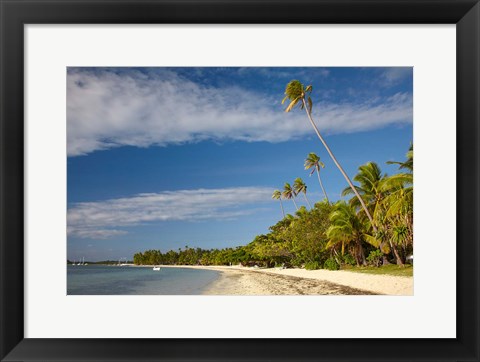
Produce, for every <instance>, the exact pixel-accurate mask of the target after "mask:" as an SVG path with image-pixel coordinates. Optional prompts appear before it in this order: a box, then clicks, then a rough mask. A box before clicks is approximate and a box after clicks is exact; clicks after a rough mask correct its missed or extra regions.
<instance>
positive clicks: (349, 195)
mask: <svg viewBox="0 0 480 362" xmlns="http://www.w3.org/2000/svg"><path fill="white" fill-rule="evenodd" d="M311 92H312V87H311V86H307V87H305V86H304V85H303V84H301V83H300V82H299V81H292V82H290V83H289V84H288V85H287V88H286V91H285V94H286V96H285V98H284V100H283V102H285V101H286V100H289V101H290V103H289V105H288V107H287V109H286V111H287V112H290V111H291V110H293V109H294V107H295V106H296V105H298V104H299V105H300V108H301V109H305V111H306V113H307V117H308V119H309V121H310V123H311V125H312V126H313V128H314V130H315V132H316V134H317V136H318V137H319V139H320V140H321V142H322V143H323V145H324V147H325V148H326V150H327V152H328V154H329V155H330V156H331V158H332V160H333V161H334V163H335V165H336V166H337V167H338V169H339V170H340V172H341V173H342V175H343V176H344V178H345V180H346V181H347V185H348V186H347V187H346V188H345V189H344V190H343V192H342V196H343V197H344V198H345V200H339V201H337V202H331V200H329V198H328V196H327V192H326V190H325V188H324V185H323V182H322V181H321V177H320V169H322V168H324V167H325V165H324V164H323V162H321V160H320V157H319V156H317V154H315V153H313V152H311V153H310V154H308V155H307V157H306V159H305V160H304V167H305V169H306V170H310V169H311V170H312V171H311V172H310V175H311V174H312V173H314V172H316V173H317V176H318V181H319V184H320V187H321V190H322V193H323V196H324V198H323V199H322V200H319V201H318V202H316V203H314V204H313V205H312V204H311V203H310V200H309V199H308V198H307V185H306V184H305V182H304V181H303V180H302V179H301V178H300V177H298V178H296V179H295V180H294V182H293V186H292V185H291V184H290V183H288V182H286V183H285V184H284V187H283V190H274V191H273V194H272V199H274V200H279V201H280V206H281V211H282V216H283V217H282V219H281V220H279V221H278V222H277V223H276V224H275V225H272V226H271V227H270V228H269V232H268V233H267V234H264V235H258V236H256V237H255V238H254V240H253V241H252V242H250V243H249V244H248V245H245V246H239V247H236V248H226V249H210V250H205V249H200V248H189V247H188V246H186V247H185V248H184V249H179V250H178V252H177V251H173V250H170V251H168V252H166V253H162V252H161V251H159V250H147V251H145V252H140V253H137V254H135V255H134V263H135V264H137V265H156V264H167V265H168V264H177V265H237V264H242V265H245V266H252V265H258V266H266V267H274V266H284V267H304V268H306V269H319V268H326V269H331V270H336V269H340V268H349V267H354V266H358V267H360V266H361V267H366V266H371V267H378V266H380V265H387V264H391V263H395V264H397V265H400V266H404V265H405V263H406V262H407V258H408V256H409V255H411V254H412V253H413V145H411V146H410V149H409V150H408V152H407V154H406V160H404V161H390V162H388V164H395V165H397V166H398V173H396V174H394V175H391V176H388V175H387V174H385V173H383V172H382V170H381V167H380V166H379V165H378V164H377V163H375V162H367V163H366V164H364V165H361V166H360V167H359V168H358V172H357V174H356V175H355V176H354V177H353V181H351V180H350V178H349V177H348V175H347V174H346V173H345V171H344V170H343V168H342V167H341V166H340V164H339V162H338V161H337V159H336V158H335V156H334V155H333V153H332V151H331V149H330V148H329V147H328V145H327V144H326V142H325V140H324V139H323V137H322V136H321V134H320V132H319V131H318V128H317V127H316V125H315V123H314V121H313V119H312V116H311V111H312V107H313V103H312V100H311V98H310V97H309V96H308V97H307V94H310V93H311ZM283 102H282V103H283ZM299 194H303V197H304V198H305V202H306V204H307V205H308V206H309V208H308V209H307V208H306V207H304V206H301V207H298V205H297V203H296V201H295V198H296V197H297V196H298V195H299ZM282 200H292V201H293V203H294V205H295V208H296V212H295V214H294V215H291V214H285V210H284V208H283V203H282Z"/></svg>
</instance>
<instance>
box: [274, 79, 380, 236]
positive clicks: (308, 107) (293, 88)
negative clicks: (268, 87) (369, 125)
mask: <svg viewBox="0 0 480 362" xmlns="http://www.w3.org/2000/svg"><path fill="white" fill-rule="evenodd" d="M307 93H312V86H311V85H308V86H306V87H304V85H303V84H302V83H300V81H298V80H292V81H290V82H289V83H288V84H287V87H286V89H285V98H283V100H282V104H283V103H285V101H286V100H287V99H288V100H290V103H289V105H288V107H287V108H286V109H285V112H290V111H291V110H292V109H293V108H294V107H295V106H296V105H297V104H300V108H301V109H305V112H306V113H307V117H308V120H309V121H310V123H311V125H312V127H313V129H314V130H315V133H316V134H317V136H318V138H319V139H320V141H321V142H322V143H323V145H324V146H325V148H326V150H327V152H328V154H329V155H330V157H331V158H332V160H333V162H334V163H335V165H336V166H337V167H338V169H339V170H340V172H341V173H342V175H343V177H344V178H345V180H346V181H347V183H348V185H349V186H350V187H351V189H352V191H353V192H354V193H355V195H356V196H357V198H358V200H359V201H360V204H361V205H362V208H363V209H364V211H365V214H366V215H367V217H368V219H369V220H370V223H371V225H372V227H373V229H374V230H375V232H376V231H377V227H376V226H375V223H374V222H373V218H372V215H370V212H369V211H368V209H367V206H366V205H365V203H364V202H363V200H362V197H361V196H360V195H359V194H358V192H357V190H356V189H355V187H354V186H353V183H352V181H351V180H350V178H349V177H348V175H347V174H346V173H345V171H344V170H343V168H342V166H341V165H340V164H339V163H338V161H337V159H336V158H335V156H334V155H333V153H332V151H331V150H330V147H328V145H327V143H326V142H325V140H324V139H323V137H322V135H321V134H320V131H319V130H318V128H317V125H316V124H315V122H314V121H313V119H312V107H313V102H312V98H310V96H308V98H307V100H305V96H306V94H307Z"/></svg>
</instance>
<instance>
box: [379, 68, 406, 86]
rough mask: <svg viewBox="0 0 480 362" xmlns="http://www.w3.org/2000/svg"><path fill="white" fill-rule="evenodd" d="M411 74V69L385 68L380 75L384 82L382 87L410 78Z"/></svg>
mask: <svg viewBox="0 0 480 362" xmlns="http://www.w3.org/2000/svg"><path fill="white" fill-rule="evenodd" d="M412 74H413V69H412V67H392V68H387V69H386V70H385V71H384V72H383V73H382V78H383V81H384V86H391V85H394V84H396V83H398V82H400V81H402V80H403V79H405V78H406V77H410V76H411V75H412Z"/></svg>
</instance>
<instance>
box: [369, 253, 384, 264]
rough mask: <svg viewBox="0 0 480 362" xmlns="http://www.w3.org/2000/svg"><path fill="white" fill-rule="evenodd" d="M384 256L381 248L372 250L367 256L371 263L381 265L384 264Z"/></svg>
mask: <svg viewBox="0 0 480 362" xmlns="http://www.w3.org/2000/svg"><path fill="white" fill-rule="evenodd" d="M382 256H383V253H382V252H381V251H380V250H378V249H375V250H372V251H371V252H370V254H369V255H368V257H367V261H368V263H369V264H370V265H373V266H376V267H379V266H380V265H381V264H382Z"/></svg>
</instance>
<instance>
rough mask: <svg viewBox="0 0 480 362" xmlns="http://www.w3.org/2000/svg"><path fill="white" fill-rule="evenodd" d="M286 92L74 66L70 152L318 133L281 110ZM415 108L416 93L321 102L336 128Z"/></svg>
mask: <svg viewBox="0 0 480 362" xmlns="http://www.w3.org/2000/svg"><path fill="white" fill-rule="evenodd" d="M281 98H282V94H279V95H278V97H277V96H275V97H273V96H272V95H270V94H259V93H257V92H255V91H252V90H248V89H242V88H239V87H236V86H235V85H231V86H223V87H213V86H208V85H203V84H198V83H195V82H193V81H191V80H189V79H186V78H185V77H181V76H179V75H178V74H176V73H175V72H173V71H164V72H161V73H155V74H148V75H147V74H145V73H141V72H134V71H131V72H123V73H118V72H117V73H116V72H110V71H101V70H96V71H88V70H71V71H69V73H68V77H67V124H68V155H69V156H78V155H84V154H88V153H90V152H93V151H95V150H103V149H109V148H113V147H118V146H127V145H128V146H137V147H148V146H151V145H159V146H165V145H168V144H180V143H186V142H199V141H202V140H207V139H210V140H220V141H225V140H240V141H247V142H257V141H267V142H282V141H288V140H292V139H298V138H301V137H304V136H305V135H308V134H311V132H312V131H311V129H310V128H309V127H310V126H309V124H308V122H307V121H306V119H305V115H304V114H303V113H301V112H300V111H299V112H293V113H292V114H286V113H284V112H282V110H283V106H281V105H280V100H281ZM313 98H314V101H315V97H313ZM412 113H413V110H412V97H411V94H409V93H398V94H396V95H394V96H392V97H387V98H381V99H375V100H369V101H368V102H363V103H354V102H351V103H342V104H336V103H325V102H323V103H322V102H317V103H315V106H314V117H315V118H316V120H317V121H318V124H319V127H320V129H321V130H323V131H328V132H329V133H344V132H347V133H348V132H356V131H363V130H370V129H373V128H378V127H383V126H386V125H389V124H395V123H411V122H412Z"/></svg>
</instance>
